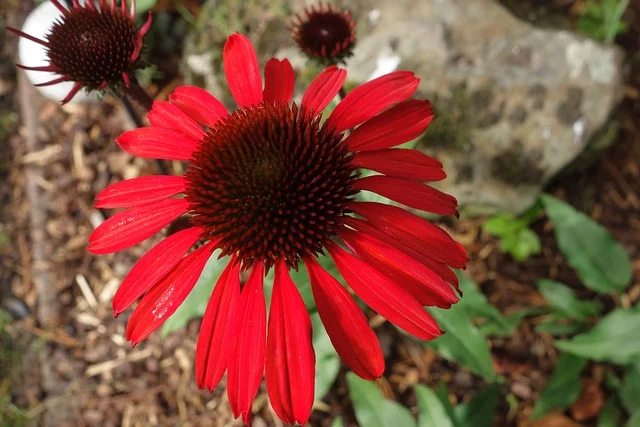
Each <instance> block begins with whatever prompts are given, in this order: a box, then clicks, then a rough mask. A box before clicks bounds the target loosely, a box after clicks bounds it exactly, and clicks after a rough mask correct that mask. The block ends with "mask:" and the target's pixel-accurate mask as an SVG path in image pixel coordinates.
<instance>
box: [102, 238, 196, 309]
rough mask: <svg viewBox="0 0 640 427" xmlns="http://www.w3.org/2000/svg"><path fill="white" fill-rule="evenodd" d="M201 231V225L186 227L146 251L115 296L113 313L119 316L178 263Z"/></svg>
mask: <svg viewBox="0 0 640 427" xmlns="http://www.w3.org/2000/svg"><path fill="white" fill-rule="evenodd" d="M201 235H202V230H201V229H200V228H197V227H191V228H187V229H186V230H182V231H179V232H177V233H175V234H172V235H171V236H169V237H167V238H166V239H164V240H163V241H161V242H160V243H158V244H157V245H155V246H154V247H153V248H152V249H151V250H150V251H149V252H147V253H146V254H144V255H143V256H142V258H140V259H139V260H138V262H137V263H136V264H135V265H134V266H133V268H132V269H131V271H129V274H127V277H125V278H124V280H123V281H122V284H121V285H120V287H119V288H118V291H117V292H116V294H115V296H114V297H113V304H112V306H113V315H114V316H118V315H119V314H120V313H122V312H123V311H124V310H126V309H127V308H128V307H129V306H130V305H131V304H133V302H134V301H135V300H137V299H138V298H140V297H141V296H142V295H143V294H144V293H145V292H147V291H148V290H149V289H151V287H152V286H153V285H155V284H156V283H158V282H159V281H160V279H162V278H163V277H164V276H165V275H166V274H167V273H169V272H170V271H171V270H172V269H173V268H174V267H175V266H176V265H178V263H179V262H180V260H181V259H182V257H183V256H184V254H185V253H187V251H188V250H189V248H191V247H192V246H193V245H194V244H195V243H196V242H197V241H198V239H199V238H200V236H201Z"/></svg>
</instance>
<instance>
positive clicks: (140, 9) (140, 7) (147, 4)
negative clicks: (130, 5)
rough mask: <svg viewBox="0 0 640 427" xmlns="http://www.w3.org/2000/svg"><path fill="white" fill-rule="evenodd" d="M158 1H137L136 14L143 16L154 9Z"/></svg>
mask: <svg viewBox="0 0 640 427" xmlns="http://www.w3.org/2000/svg"><path fill="white" fill-rule="evenodd" d="M157 2H158V0H136V14H138V15H142V14H143V13H146V12H148V11H149V10H150V9H153V8H154V7H155V6H156V3H157Z"/></svg>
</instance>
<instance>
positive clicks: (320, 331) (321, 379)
mask: <svg viewBox="0 0 640 427" xmlns="http://www.w3.org/2000/svg"><path fill="white" fill-rule="evenodd" d="M311 322H312V324H313V349H314V350H315V352H316V391H315V398H316V400H320V399H322V398H323V397H324V396H325V395H326V394H327V392H328V391H329V389H330V388H331V385H333V383H334V382H335V380H336V377H337V376H338V371H340V356H338V353H336V351H335V349H334V348H333V344H331V340H329V335H327V331H326V330H325V329H324V325H323V324H322V321H321V320H320V315H318V313H313V314H312V315H311Z"/></svg>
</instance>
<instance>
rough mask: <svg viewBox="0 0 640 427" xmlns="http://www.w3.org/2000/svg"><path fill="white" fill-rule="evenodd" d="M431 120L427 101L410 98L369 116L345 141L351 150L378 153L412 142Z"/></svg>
mask: <svg viewBox="0 0 640 427" xmlns="http://www.w3.org/2000/svg"><path fill="white" fill-rule="evenodd" d="M432 119H433V108H431V103H430V102H429V101H420V100H417V99H412V100H410V101H405V102H401V103H400V104H398V105H396V106H395V107H393V108H390V109H388V110H387V111H385V112H383V113H381V114H380V115H377V116H375V117H373V118H372V119H371V120H369V121H367V122H366V123H363V124H362V126H360V127H358V128H357V129H355V130H354V131H353V132H352V133H351V135H349V137H348V138H347V139H345V142H346V143H347V144H349V149H351V150H352V151H359V150H381V149H383V148H389V147H393V146H396V145H400V144H404V143H405V142H409V141H411V140H414V139H416V138H417V137H419V136H420V135H422V133H423V132H424V131H425V129H427V126H429V123H431V120H432Z"/></svg>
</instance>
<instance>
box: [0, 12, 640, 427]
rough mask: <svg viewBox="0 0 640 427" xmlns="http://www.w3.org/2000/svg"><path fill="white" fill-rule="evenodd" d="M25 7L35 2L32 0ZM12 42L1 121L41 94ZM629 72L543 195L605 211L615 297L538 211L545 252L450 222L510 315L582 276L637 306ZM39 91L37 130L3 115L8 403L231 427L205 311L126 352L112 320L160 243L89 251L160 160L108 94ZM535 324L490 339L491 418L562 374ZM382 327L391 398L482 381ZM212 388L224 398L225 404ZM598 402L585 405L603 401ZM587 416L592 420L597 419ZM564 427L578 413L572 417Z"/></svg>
mask: <svg viewBox="0 0 640 427" xmlns="http://www.w3.org/2000/svg"><path fill="white" fill-rule="evenodd" d="M505 3H513V2H509V1H505ZM541 3H544V5H543V6H541V5H540V4H541ZM576 3H579V2H576V1H568V0H555V1H553V0H549V1H545V2H542V1H535V0H529V1H525V2H518V5H517V10H516V13H518V14H519V15H521V16H524V17H525V18H526V19H531V20H534V21H536V22H553V23H554V25H571V22H572V21H573V20H574V19H575V16H574V15H573V11H574V10H575V9H573V8H575V7H576V6H575V4H576ZM632 3H633V2H632ZM0 7H5V6H4V5H3V6H0ZM20 8H21V9H22V8H24V9H27V7H26V6H24V5H21V6H20ZM10 12H11V13H9V12H8V11H7V10H3V13H6V14H7V15H6V16H9V22H11V20H14V19H17V17H18V16H19V15H20V13H23V12H24V11H23V10H17V9H15V8H13V9H11V11H10ZM627 22H629V23H630V24H631V25H632V30H631V31H630V32H629V33H627V34H626V35H625V36H623V37H620V38H619V40H618V42H619V43H620V44H621V45H622V46H623V47H624V48H625V49H626V50H627V52H628V53H629V56H632V55H634V54H636V52H638V51H639V50H640V46H639V40H640V38H639V36H640V4H637V3H634V4H632V5H631V7H630V10H629V11H628V13H627ZM3 37H6V36H5V34H4V33H2V34H1V35H0V41H2V42H3V43H1V45H2V46H3V49H4V51H3V52H2V58H3V61H2V62H0V78H1V80H0V111H1V112H2V117H6V116H7V114H9V115H10V114H11V112H13V111H19V110H18V105H19V101H20V99H24V97H25V96H28V97H33V92H32V91H31V90H29V88H28V85H27V86H26V87H23V88H22V89H21V90H20V91H19V90H18V84H17V82H16V80H15V74H14V71H13V70H14V68H13V65H12V64H13V59H12V55H13V52H12V51H11V49H12V46H13V43H14V42H15V40H9V42H7V43H4V41H5V40H3V39H2V38H3ZM167 62H168V63H171V61H167ZM630 68H631V69H630V73H629V75H630V76H631V77H630V80H629V84H628V87H627V90H626V95H627V96H626V98H625V100H624V102H623V104H622V105H621V107H620V109H619V111H618V113H617V115H616V117H615V119H616V120H618V121H619V122H620V124H621V129H622V131H621V133H620V136H619V138H618V139H619V140H618V143H617V144H616V146H615V147H614V148H613V149H611V150H610V151H609V152H607V154H606V155H604V156H603V157H602V158H601V159H600V160H599V161H597V162H596V163H594V164H593V165H592V166H591V167H589V168H588V169H587V170H584V171H580V172H576V173H573V174H572V175H567V176H563V177H560V178H558V179H557V180H556V182H555V183H554V184H553V185H552V186H551V188H550V191H551V192H552V193H554V194H555V195H557V196H559V197H561V198H564V199H567V200H568V201H570V202H571V203H572V204H573V205H574V206H575V207H577V208H578V209H580V210H581V211H583V212H585V213H587V214H589V215H590V216H592V217H593V218H595V219H596V220H598V222H600V223H601V224H603V225H604V226H605V227H607V228H608V229H609V230H610V231H611V232H612V233H613V235H614V236H615V237H616V238H617V239H618V240H620V241H621V242H622V243H623V244H624V245H625V247H626V248H627V249H628V250H629V252H630V254H631V256H632V259H633V260H634V271H635V276H634V284H633V285H632V286H631V287H630V288H629V290H628V292H627V293H626V294H625V295H624V296H623V298H621V300H620V301H613V300H610V299H607V298H604V299H603V297H601V296H598V297H597V296H596V295H595V294H593V293H592V292H590V291H589V290H586V289H585V288H584V287H582V286H580V283H579V280H578V278H577V277H576V276H575V274H574V273H573V271H572V270H571V269H570V268H569V267H568V266H567V265H566V263H565V261H564V259H563V258H562V256H561V255H560V254H559V251H558V248H557V245H556V243H555V238H554V237H553V233H552V229H551V226H550V224H549V222H548V221H547V220H546V218H544V217H540V218H539V219H538V220H537V221H536V222H535V223H534V229H535V231H536V232H538V233H539V235H540V236H541V239H542V243H543V248H544V251H543V253H542V254H541V255H539V256H535V257H533V258H531V259H530V260H528V261H527V262H524V263H517V262H515V261H513V260H512V259H511V258H510V257H509V256H507V255H503V254H501V253H500V252H499V251H498V249H497V242H496V240H495V239H493V238H491V237H489V236H487V235H485V234H483V233H482V232H481V224H482V220H471V221H459V222H456V223H455V224H453V225H452V227H453V228H451V230H450V231H451V232H452V234H454V235H455V237H456V238H457V239H459V240H460V241H461V242H462V243H464V244H465V246H466V247H467V248H468V250H469V253H470V257H471V259H472V262H471V265H470V268H469V272H470V274H471V275H472V276H473V278H474V280H475V281H476V283H478V285H479V286H480V287H481V289H482V290H483V291H484V292H485V294H486V295H487V296H488V298H489V300H490V301H491V302H492V303H493V304H494V305H496V306H497V307H498V308H499V309H500V310H501V311H502V312H504V313H511V312H513V311H515V310H517V309H519V308H521V307H525V306H538V305H543V304H544V300H543V299H542V298H541V296H540V295H539V293H538V292H537V290H536V286H535V281H536V280H537V279H540V278H552V279H557V280H560V281H563V282H564V283H566V284H568V285H570V286H573V287H574V288H575V289H576V291H577V292H578V294H579V296H580V297H583V298H600V299H603V301H604V303H605V304H606V306H607V307H609V308H612V307H614V306H616V305H620V304H621V305H623V306H628V305H630V304H632V303H633V302H635V301H637V300H638V299H639V298H640V279H639V277H640V123H638V121H637V117H640V61H638V60H637V56H636V60H635V62H631V63H630ZM167 71H168V72H171V69H169V70H167ZM166 80H167V81H166V82H164V84H167V85H168V87H171V86H173V85H175V84H177V83H179V82H178V81H177V80H172V79H171V78H170V75H169V78H167V79H166ZM165 90H166V88H165ZM160 97H162V95H160ZM30 100H31V98H30ZM35 100H36V98H33V101H34V102H29V103H28V108H30V109H31V110H32V111H33V112H34V113H35V115H36V119H37V120H36V125H35V128H34V129H31V130H29V127H28V126H23V127H22V128H21V129H17V128H15V127H13V126H11V123H12V120H11V119H8V120H9V121H8V122H7V123H8V125H7V126H5V127H4V129H7V136H6V139H7V141H8V149H7V147H3V152H2V156H1V157H0V182H3V183H5V184H7V185H2V186H0V206H1V207H2V208H0V257H1V259H0V298H1V299H2V305H3V307H4V308H6V309H9V311H11V312H12V313H13V314H14V315H15V316H16V317H21V318H20V319H19V320H17V321H15V322H13V323H12V324H11V325H10V326H9V327H8V328H7V331H8V332H9V334H10V335H11V337H12V338H13V344H12V345H13V348H12V349H8V351H9V353H7V354H6V355H5V354H0V357H1V358H0V361H2V362H3V364H4V362H5V361H7V360H8V359H12V358H14V359H19V360H18V361H17V363H16V364H15V365H14V369H13V370H12V373H11V375H10V376H9V377H8V378H7V379H5V380H0V405H2V404H3V399H2V396H3V393H4V395H6V394H7V393H8V391H7V390H8V389H9V388H10V390H11V393H12V401H13V404H15V405H16V406H17V407H20V408H30V409H29V410H28V415H29V416H31V417H33V418H34V419H35V420H36V422H37V423H38V424H43V425H48V426H65V425H69V426H119V425H122V426H137V425H140V426H145V425H163V426H165V425H166V426H169V425H184V426H187V425H191V426H200V425H202V426H204V425H220V426H222V425H230V423H229V421H228V420H230V419H232V417H231V414H230V412H229V409H228V405H227V403H226V401H225V399H226V397H224V393H223V391H224V388H223V387H219V388H218V389H217V390H216V392H215V393H214V394H213V395H212V394H210V393H208V392H202V391H199V390H197V388H196V386H195V383H194V381H193V360H194V349H195V342H196V337H197V330H198V327H199V325H198V323H199V322H197V321H194V322H191V324H190V325H189V327H188V328H187V330H184V331H180V332H176V333H174V334H173V335H171V336H170V337H169V338H168V339H166V340H162V339H161V337H160V335H159V334H153V335H152V336H151V338H149V339H148V340H147V341H146V342H145V343H143V344H141V345H140V346H139V347H137V348H135V349H131V348H130V346H129V345H128V344H127V343H126V341H125V339H124V330H125V324H126V320H127V317H128V315H129V314H130V312H127V313H125V314H123V315H122V316H121V317H120V318H118V319H114V318H113V317H112V315H111V311H110V300H111V298H112V296H113V294H114V292H115V290H116V288H117V285H118V284H119V282H120V280H121V279H122V278H123V277H124V275H125V274H126V273H127V271H128V270H129V268H130V267H131V265H132V264H133V263H134V262H135V260H137V259H138V258H139V257H140V255H141V254H143V253H144V252H145V251H146V250H147V249H148V248H149V247H151V246H152V245H153V244H154V243H155V242H157V238H156V239H155V240H154V239H151V241H148V242H145V243H143V244H141V245H139V246H137V247H136V248H133V249H131V250H129V251H127V252H125V253H119V254H115V255H109V256H100V257H95V256H92V255H90V254H88V253H87V252H86V251H85V244H86V240H87V237H88V235H89V233H90V231H91V230H92V229H93V224H95V223H96V222H97V221H99V220H100V216H101V215H102V213H100V212H99V211H95V210H94V209H93V208H92V200H93V197H94V196H95V194H96V193H97V192H98V191H99V190H101V189H103V188H104V187H105V186H106V185H107V184H108V183H111V182H114V181H119V180H121V179H126V178H129V177H132V176H137V175H139V174H140V175H142V174H148V173H152V172H153V171H154V170H153V168H154V166H153V165H152V164H150V163H147V162H143V161H141V160H140V159H132V158H131V157H130V156H128V155H126V154H125V153H123V152H122V151H121V150H120V149H118V148H117V147H116V145H115V143H114V137H115V136H117V135H118V134H119V133H120V132H121V131H122V130H124V129H127V128H130V127H132V126H133V125H132V123H131V122H130V119H129V118H128V116H127V115H126V114H125V112H124V111H123V110H122V109H121V107H120V106H119V105H118V104H117V103H115V102H113V101H112V102H110V103H109V104H106V105H96V106H91V107H90V108H87V109H85V108H82V109H78V108H75V109H74V108H73V107H66V108H64V109H61V108H60V107H59V106H58V105H56V104H55V103H53V102H46V103H42V104H40V103H39V102H35ZM14 114H15V113H14ZM23 115H24V114H23ZM16 118H17V117H14V119H13V121H15V119H16ZM3 120H4V119H3ZM3 123H4V122H3ZM31 131H35V133H34V135H35V136H36V144H37V146H38V147H39V149H38V150H37V151H35V152H33V151H32V150H29V151H28V150H27V148H26V144H25V138H26V136H25V135H26V134H27V133H28V132H31ZM4 138H5V137H4V136H2V138H0V139H4ZM169 166H171V167H173V168H174V169H175V170H176V172H179V170H180V168H181V165H180V164H177V163H176V164H172V165H169ZM28 191H35V192H36V193H37V194H39V195H40V196H41V197H40V198H38V199H36V200H38V202H37V204H38V205H39V206H38V207H37V208H38V209H41V210H44V211H43V212H42V214H43V215H42V218H44V219H43V220H42V223H41V224H39V226H40V227H41V228H42V230H41V233H40V234H38V233H34V232H33V225H34V219H33V208H34V207H33V206H29V204H28V202H27V192H28ZM36 222H37V221H36ZM36 225H38V224H36ZM36 245H40V246H42V247H43V251H44V253H43V254H41V255H42V256H43V258H42V260H44V262H43V261H42V260H41V261H39V262H42V263H43V265H40V270H38V271H40V272H43V276H45V277H47V279H46V280H45V281H44V283H43V279H42V277H33V275H32V274H31V269H30V268H29V265H30V264H31V263H32V262H33V261H34V260H33V257H34V256H35V255H36V254H34V252H33V251H32V250H30V248H32V247H34V246H36ZM43 286H45V289H47V294H48V295H50V296H52V298H49V299H47V300H45V301H44V302H43V298H42V296H41V295H39V292H38V289H43ZM39 296H40V300H41V301H40V303H38V302H37V300H38V297H39ZM43 304H45V305H49V307H44V308H46V309H48V312H49V313H55V314H56V316H53V317H51V316H50V317H47V316H46V313H47V310H44V313H43V307H42V305H43ZM540 320H541V319H539V318H536V317H532V318H527V319H525V320H524V321H523V322H522V324H521V325H520V327H519V328H518V330H517V332H516V333H515V334H514V335H513V336H512V337H509V338H499V339H492V341H491V346H492V354H493V357H494V366H495V369H496V371H497V373H498V374H501V375H503V376H504V377H505V382H504V383H503V384H501V385H500V387H501V390H500V391H501V396H502V397H503V398H502V399H501V402H502V403H500V406H499V408H498V411H497V412H498V415H497V419H496V422H495V425H499V426H512V425H527V424H526V423H525V420H526V419H527V418H528V415H529V414H530V411H531V408H532V406H533V403H534V402H535V400H536V399H537V397H538V396H539V393H540V391H541V390H542V388H543V386H544V384H545V382H546V381H547V379H548V376H549V375H550V373H551V372H552V370H553V367H554V365H555V362H556V357H557V353H556V350H555V349H554V347H553V345H552V340H551V337H550V336H547V335H544V334H536V333H535V332H534V327H535V324H536V323H537V322H539V321H540ZM377 332H378V335H379V337H380V339H381V342H382V344H383V348H384V350H385V355H386V358H387V366H388V367H387V372H386V373H385V376H384V378H383V379H381V380H380V381H379V385H380V386H381V387H382V389H383V390H384V391H385V394H386V395H387V396H388V397H390V398H394V399H396V400H398V401H400V402H402V403H403V404H405V405H406V406H408V407H410V408H415V396H414V394H413V391H412V386H413V385H414V384H416V383H422V384H428V385H435V384H437V383H439V382H443V381H444V382H445V383H447V384H448V386H449V390H450V391H451V396H450V398H451V399H452V400H454V401H457V402H459V401H465V400H468V399H469V398H471V397H472V396H473V395H474V394H475V392H477V390H478V389H479V388H480V387H481V385H482V380H481V379H479V378H478V377H476V376H474V375H473V374H471V373H470V372H469V371H468V370H466V369H465V368H461V367H460V366H458V365H456V364H453V363H451V362H447V361H445V360H444V359H442V358H440V357H438V356H437V354H436V353H435V352H433V351H432V350H429V349H425V348H423V347H422V346H421V345H420V344H418V343H416V342H414V341H412V340H410V339H408V338H406V337H404V336H402V335H400V334H398V333H397V331H396V330H395V329H394V328H392V327H390V326H389V325H388V324H383V325H381V326H380V327H379V328H378V329H377ZM16 354H17V355H19V357H17V358H16V357H15V355H16ZM2 373H3V372H2V371H0V374H2ZM583 377H584V379H585V381H586V382H587V383H590V384H592V385H591V386H590V390H591V395H590V396H591V397H590V398H589V399H590V400H589V399H587V401H588V402H593V401H595V400H598V399H599V398H601V397H602V394H603V393H604V392H603V387H602V381H603V367H602V366H600V365H596V364H593V365H589V366H588V368H587V369H586V370H585V371H584V373H583ZM594 390H595V391H594ZM217 395H222V398H221V399H217V398H216V396H217ZM507 395H513V396H514V397H515V401H516V402H517V405H514V406H512V407H510V406H508V405H507V403H506V401H505V399H504V396H507ZM266 402H267V400H266V395H265V394H264V390H261V392H260V394H259V397H258V398H257V399H256V404H255V409H257V410H260V409H262V410H261V412H260V416H258V417H257V418H256V422H255V425H258V426H260V425H265V423H269V425H273V424H272V422H273V417H272V414H271V412H270V410H269V409H268V405H266ZM324 402H325V403H324V404H322V405H320V406H318V408H317V410H316V411H315V412H314V414H313V416H312V425H323V426H324V425H328V424H329V423H330V420H331V419H332V418H333V417H334V416H335V415H336V414H342V415H343V416H344V417H345V421H346V423H345V425H351V424H353V425H355V419H354V416H353V412H352V408H351V406H350V403H349V398H348V393H347V390H346V386H345V380H344V375H343V373H341V375H340V376H339V377H338V380H337V382H336V384H335V386H334V387H333V389H332V390H331V392H330V393H329V395H328V396H327V397H326V398H325V399H324ZM596 403H597V402H596ZM594 405H595V404H592V405H591V407H594V408H595V409H596V410H599V408H598V407H597V405H595V406H594ZM587 406H589V405H587ZM0 409H1V411H2V412H0V420H2V419H3V418H2V416H1V414H2V413H3V412H5V411H7V409H6V408H5V407H2V406H0ZM17 413H19V411H17ZM596 414H597V412H594V413H593V414H592V415H596ZM569 415H571V412H569ZM13 420H14V421H13V422H15V424H8V425H19V424H17V423H18V421H17V418H13ZM580 421H581V422H582V421H584V422H585V424H587V425H594V422H593V418H590V419H586V420H582V419H581V420H580ZM531 425H532V424H531ZM563 425H569V424H566V420H565V424H563Z"/></svg>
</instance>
